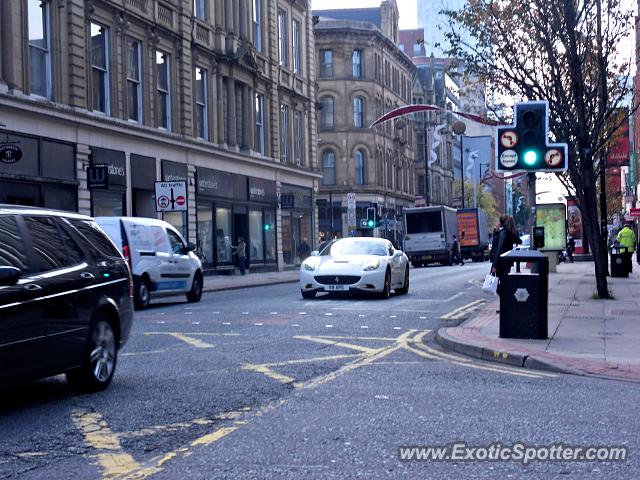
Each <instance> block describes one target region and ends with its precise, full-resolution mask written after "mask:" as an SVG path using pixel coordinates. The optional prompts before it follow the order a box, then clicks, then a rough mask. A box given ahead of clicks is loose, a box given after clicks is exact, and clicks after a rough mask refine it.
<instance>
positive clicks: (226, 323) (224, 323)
mask: <svg viewBox="0 0 640 480" xmlns="http://www.w3.org/2000/svg"><path fill="white" fill-rule="evenodd" d="M222 324H223V325H231V322H222Z"/></svg>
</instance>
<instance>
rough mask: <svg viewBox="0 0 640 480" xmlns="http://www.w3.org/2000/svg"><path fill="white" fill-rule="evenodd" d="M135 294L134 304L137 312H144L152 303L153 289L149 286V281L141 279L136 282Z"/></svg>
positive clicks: (144, 278)
mask: <svg viewBox="0 0 640 480" xmlns="http://www.w3.org/2000/svg"><path fill="white" fill-rule="evenodd" d="M134 286H135V292H134V296H133V303H134V305H135V307H136V309H137V310H142V309H143V308H147V307H148V306H149V302H151V287H150V286H149V280H147V278H146V277H140V278H139V279H138V280H137V281H136V282H134Z"/></svg>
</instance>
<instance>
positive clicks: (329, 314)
mask: <svg viewBox="0 0 640 480" xmlns="http://www.w3.org/2000/svg"><path fill="white" fill-rule="evenodd" d="M325 315H326V316H327V317H331V316H333V313H325Z"/></svg>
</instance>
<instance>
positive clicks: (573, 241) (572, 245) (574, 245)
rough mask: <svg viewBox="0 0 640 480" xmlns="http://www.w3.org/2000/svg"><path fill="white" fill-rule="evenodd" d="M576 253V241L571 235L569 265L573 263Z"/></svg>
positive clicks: (568, 249)
mask: <svg viewBox="0 0 640 480" xmlns="http://www.w3.org/2000/svg"><path fill="white" fill-rule="evenodd" d="M575 251H576V241H575V240H574V239H573V237H572V236H571V235H569V241H568V242H567V255H568V256H569V263H573V252H575Z"/></svg>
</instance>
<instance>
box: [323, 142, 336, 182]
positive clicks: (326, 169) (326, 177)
mask: <svg viewBox="0 0 640 480" xmlns="http://www.w3.org/2000/svg"><path fill="white" fill-rule="evenodd" d="M322 184H323V185H335V184H336V154H335V153H333V150H325V152H324V153H323V154H322Z"/></svg>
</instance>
